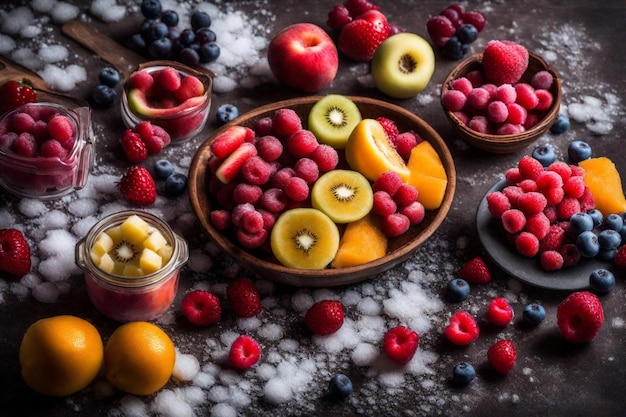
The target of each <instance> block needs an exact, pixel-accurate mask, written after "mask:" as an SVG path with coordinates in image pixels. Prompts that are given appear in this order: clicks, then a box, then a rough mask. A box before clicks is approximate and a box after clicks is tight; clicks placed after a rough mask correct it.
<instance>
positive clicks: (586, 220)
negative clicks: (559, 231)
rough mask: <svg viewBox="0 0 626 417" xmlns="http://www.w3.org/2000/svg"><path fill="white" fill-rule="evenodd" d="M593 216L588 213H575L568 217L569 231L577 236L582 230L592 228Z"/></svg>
mask: <svg viewBox="0 0 626 417" xmlns="http://www.w3.org/2000/svg"><path fill="white" fill-rule="evenodd" d="M593 225H594V221H593V217H591V215H590V214H589V213H576V214H574V215H572V217H570V219H569V232H570V233H571V234H572V235H573V236H578V235H579V234H581V233H582V232H586V231H590V230H593Z"/></svg>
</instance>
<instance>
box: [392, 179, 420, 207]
mask: <svg viewBox="0 0 626 417" xmlns="http://www.w3.org/2000/svg"><path fill="white" fill-rule="evenodd" d="M417 196H418V191H417V188H415V186H413V185H409V184H406V183H403V184H400V187H398V191H396V193H395V194H394V195H393V200H394V201H395V202H396V204H397V205H398V206H399V207H403V206H408V205H409V204H412V203H413V202H415V201H416V200H417Z"/></svg>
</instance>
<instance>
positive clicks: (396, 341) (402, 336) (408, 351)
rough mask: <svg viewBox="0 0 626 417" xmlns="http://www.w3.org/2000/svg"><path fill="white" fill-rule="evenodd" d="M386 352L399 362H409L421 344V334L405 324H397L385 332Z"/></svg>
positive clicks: (384, 344) (384, 343)
mask: <svg viewBox="0 0 626 417" xmlns="http://www.w3.org/2000/svg"><path fill="white" fill-rule="evenodd" d="M383 346H384V348H385V353H386V354H387V356H389V358H390V359H391V360H393V361H394V362H397V363H401V364H405V363H408V362H409V361H410V360H411V359H412V358H413V355H415V351H416V350H417V347H418V346H419V335H418V334H417V333H416V332H414V331H413V330H411V329H408V328H406V327H404V326H396V327H394V328H392V329H389V330H388V331H387V333H385V337H384V341H383Z"/></svg>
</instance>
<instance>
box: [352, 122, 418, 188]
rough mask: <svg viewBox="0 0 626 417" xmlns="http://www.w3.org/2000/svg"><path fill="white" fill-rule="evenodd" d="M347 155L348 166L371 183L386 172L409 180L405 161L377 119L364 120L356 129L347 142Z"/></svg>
mask: <svg viewBox="0 0 626 417" xmlns="http://www.w3.org/2000/svg"><path fill="white" fill-rule="evenodd" d="M345 154H346V160H347V161H348V165H350V167H351V168H352V169H354V170H355V171H359V172H360V173H361V174H363V175H365V177H367V179H369V180H370V181H375V180H376V179H377V178H378V177H379V176H380V175H381V174H382V173H383V172H385V171H395V172H397V173H398V175H400V177H401V178H402V180H403V181H407V180H408V178H409V175H410V172H409V169H408V168H407V166H406V164H405V163H404V160H403V159H402V157H401V156H400V155H399V154H398V152H397V151H396V150H395V148H394V147H393V145H392V144H391V142H390V141H389V139H388V138H387V134H386V133H385V130H384V129H383V127H382V126H381V125H380V123H379V122H378V121H376V120H375V119H363V120H361V122H360V123H359V124H358V125H357V126H356V127H355V128H354V130H353V131H352V134H350V138H349V139H348V142H346V147H345Z"/></svg>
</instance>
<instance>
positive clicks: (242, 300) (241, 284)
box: [226, 277, 263, 317]
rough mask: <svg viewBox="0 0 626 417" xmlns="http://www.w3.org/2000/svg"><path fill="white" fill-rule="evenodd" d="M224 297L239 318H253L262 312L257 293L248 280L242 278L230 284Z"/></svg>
mask: <svg viewBox="0 0 626 417" xmlns="http://www.w3.org/2000/svg"><path fill="white" fill-rule="evenodd" d="M226 297H227V298H228V303H229V304H230V307H231V308H232V309H233V311H234V312H235V314H236V315H237V316H239V317H253V316H256V315H257V314H259V313H260V312H261V310H263V307H262V306H261V296H260V294H259V291H258V290H257V288H256V286H255V285H254V282H253V281H252V280H251V279H250V278H246V277H242V278H237V279H236V280H234V281H232V282H230V283H229V284H228V287H227V288H226Z"/></svg>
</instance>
